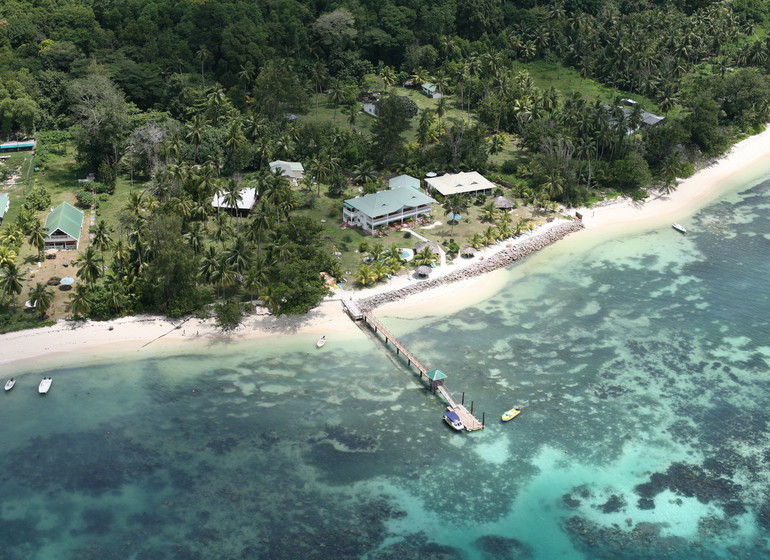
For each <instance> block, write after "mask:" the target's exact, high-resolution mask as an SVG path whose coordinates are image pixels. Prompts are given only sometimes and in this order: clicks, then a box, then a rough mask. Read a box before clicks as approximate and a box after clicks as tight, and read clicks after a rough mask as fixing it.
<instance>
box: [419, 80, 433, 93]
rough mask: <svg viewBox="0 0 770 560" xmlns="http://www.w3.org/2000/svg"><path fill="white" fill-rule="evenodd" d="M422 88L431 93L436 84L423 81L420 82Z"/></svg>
mask: <svg viewBox="0 0 770 560" xmlns="http://www.w3.org/2000/svg"><path fill="white" fill-rule="evenodd" d="M422 89H424V90H425V91H429V92H431V93H433V92H434V91H436V84H434V83H432V82H425V83H424V84H422Z"/></svg>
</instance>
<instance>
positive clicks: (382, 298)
mask: <svg viewBox="0 0 770 560" xmlns="http://www.w3.org/2000/svg"><path fill="white" fill-rule="evenodd" d="M581 229H583V223H582V222H581V221H579V220H575V221H572V222H564V223H561V224H557V225H555V226H553V227H551V228H548V230H546V231H544V232H543V233H540V234H537V235H533V236H532V237H529V238H527V239H525V240H524V241H521V242H519V243H516V245H515V246H513V247H510V248H507V249H504V250H502V251H500V252H499V253H495V254H494V255H492V256H491V257H487V258H486V259H484V260H483V261H478V262H476V263H474V264H472V265H470V266H467V267H464V268H462V269H459V270H455V271H453V272H450V273H449V274H447V275H446V276H442V277H441V278H435V279H432V280H420V281H419V282H416V283H414V284H412V285H410V286H406V287H405V288H399V289H397V290H392V291H390V292H384V293H382V294H377V295H374V296H370V297H368V298H364V299H361V300H359V301H358V305H359V307H360V308H361V310H362V311H364V312H367V311H371V310H372V309H375V308H376V307H379V306H380V305H385V304H386V303H390V302H393V301H398V300H400V299H404V298H405V297H408V296H411V295H413V294H416V293H419V292H424V291H426V290H431V289H433V288H437V287H438V286H442V285H444V284H451V283H452V282H459V281H461V280H465V279H467V278H472V277H474V276H479V275H481V274H486V273H487V272H492V271H493V270H496V269H498V268H502V267H504V266H508V265H509V264H511V263H512V262H515V261H518V260H519V259H522V258H524V257H526V256H527V255H530V254H532V253H534V252H535V251H539V250H540V249H542V248H543V247H547V246H548V245H550V244H552V243H555V242H557V241H559V240H560V239H563V238H564V237H566V236H567V235H569V234H570V233H574V232H576V231H578V230H581Z"/></svg>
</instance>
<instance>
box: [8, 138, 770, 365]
mask: <svg viewBox="0 0 770 560" xmlns="http://www.w3.org/2000/svg"><path fill="white" fill-rule="evenodd" d="M769 163H770V130H767V131H765V132H763V133H761V134H758V135H756V136H752V137H750V138H747V139H746V140H743V141H742V142H740V143H738V144H736V145H735V146H734V147H733V148H732V150H731V151H730V153H729V154H727V155H726V156H725V157H724V158H722V159H721V160H718V161H716V162H715V163H713V164H712V165H710V166H708V167H706V168H704V169H702V170H701V171H699V172H698V173H696V174H695V175H693V176H692V177H690V178H689V179H686V180H684V181H682V182H681V183H680V184H679V186H678V188H677V190H676V191H674V192H673V193H671V194H669V195H661V196H657V197H655V196H653V197H652V198H651V199H649V200H648V201H645V202H643V203H635V202H633V201H631V200H628V199H623V200H620V201H618V202H617V203H614V204H609V205H605V206H600V207H597V208H579V209H577V211H578V212H580V213H581V214H582V215H583V223H584V225H585V226H586V229H584V230H583V231H580V232H577V233H575V234H573V235H571V236H570V239H571V240H572V242H580V241H581V240H583V241H584V242H590V239H591V238H590V237H589V236H592V235H597V234H600V235H601V236H602V237H604V236H606V235H608V234H613V233H612V230H619V229H621V228H622V229H623V230H624V231H626V230H628V229H634V230H637V229H642V228H654V227H664V226H665V227H669V226H670V224H671V223H672V222H674V221H683V220H684V218H685V217H686V216H688V215H691V214H692V213H694V212H695V211H697V210H699V209H700V208H703V207H704V206H706V205H708V204H710V203H712V202H713V201H714V200H716V199H717V198H718V197H719V196H721V195H722V194H725V193H727V192H729V191H730V190H731V189H732V188H736V187H738V186H740V185H741V184H745V181H746V180H747V179H750V178H751V177H752V174H759V173H760V172H762V171H763V170H764V169H766V168H767V165H768V164H769ZM551 226H552V224H546V225H544V226H541V228H540V229H539V230H535V231H533V232H532V233H531V234H530V235H529V236H528V237H523V238H520V239H519V240H516V241H522V240H524V241H525V240H526V239H531V238H532V237H533V236H537V235H540V234H543V233H544V232H547V229H548V228H549V227H551ZM613 235H614V234H613ZM516 241H513V242H505V243H503V244H501V245H498V246H493V247H489V248H486V249H484V250H483V251H481V252H479V253H478V254H477V255H476V257H474V258H473V259H457V261H456V262H455V263H453V264H448V265H446V266H442V267H439V268H437V269H435V270H434V271H433V273H432V274H431V278H432V279H436V278H441V277H442V276H445V275H448V274H451V273H453V272H456V271H458V270H460V269H462V268H463V267H470V266H473V265H474V264H477V263H479V261H480V260H481V259H482V258H489V257H491V256H492V255H494V254H495V253H498V252H500V251H503V250H505V249H506V248H507V247H510V246H511V243H514V244H515V243H516ZM507 281H508V279H507V277H506V275H505V273H504V272H502V271H495V272H492V273H489V274H485V275H483V276H478V277H473V278H467V279H465V280H462V281H459V282H454V283H451V284H443V285H440V286H438V287H437V288H434V289H431V290H430V291H424V292H420V293H417V294H414V295H412V296H410V297H408V298H405V299H402V300H400V301H397V302H393V303H388V304H386V305H384V306H382V307H380V308H379V310H380V311H382V312H383V313H385V314H387V313H390V312H393V311H398V312H408V313H409V314H410V315H413V316H418V315H420V314H426V313H429V314H435V313H437V312H440V313H442V314H446V313H451V312H454V311H456V310H459V309H462V308H465V307H468V306H471V305H475V304H477V303H479V302H481V301H483V300H485V299H487V298H489V297H490V296H491V295H493V294H495V293H497V292H498V291H499V290H500V289H501V288H502V287H503V286H504V285H505V283H506V282H507ZM416 282H419V281H418V280H412V279H410V278H409V276H408V275H401V276H398V277H396V278H394V279H392V280H391V281H390V282H388V283H387V284H384V285H379V286H376V287H373V288H369V289H365V290H359V291H337V292H335V293H334V294H333V295H332V296H331V297H330V298H329V299H328V300H327V301H325V302H323V303H322V304H321V305H320V306H318V307H317V308H316V309H314V310H312V311H311V312H310V313H307V314H306V315H303V316H300V317H273V316H271V315H269V314H267V313H266V312H265V311H264V310H261V311H260V310H259V309H258V310H257V312H256V313H255V314H252V315H250V316H248V317H247V318H246V319H245V320H244V322H243V324H242V325H241V326H240V327H239V328H238V329H237V330H236V331H235V332H233V333H230V334H223V333H222V332H221V331H219V330H218V329H217V328H216V325H215V321H214V320H213V319H196V318H190V319H186V320H178V321H171V320H168V319H165V318H161V317H149V316H138V317H125V318H121V319H117V320H113V321H108V322H97V321H68V320H62V321H59V322H58V323H57V324H56V325H54V326H52V327H44V328H40V329H33V330H26V331H20V332H15V333H9V334H6V335H2V336H0V363H4V362H12V361H17V360H28V359H33V358H39V357H40V356H44V355H55V354H57V353H60V352H84V351H85V350H86V349H89V350H94V351H96V349H97V348H98V349H99V351H104V350H105V349H108V350H109V351H110V352H113V351H137V352H141V351H143V350H145V349H153V348H156V347H157V346H158V345H160V344H168V343H169V342H174V343H178V344H180V345H187V344H196V346H199V345H200V344H212V343H216V342H218V341H228V340H248V339H261V338H265V337H271V336H282V335H294V334H307V335H308V336H311V335H312V336H318V335H319V334H325V335H327V336H337V337H350V336H354V335H355V333H356V332H357V327H356V326H355V325H354V324H353V323H352V321H350V319H348V317H347V316H346V315H345V313H344V312H343V310H342V306H341V303H340V299H342V298H346V297H352V298H354V299H363V298H367V297H371V296H373V295H376V294H380V293H384V292H388V291H391V290H395V289H399V288H403V287H405V286H408V285H409V284H410V283H416ZM148 351H151V350H148Z"/></svg>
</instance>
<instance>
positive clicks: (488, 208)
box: [481, 201, 500, 222]
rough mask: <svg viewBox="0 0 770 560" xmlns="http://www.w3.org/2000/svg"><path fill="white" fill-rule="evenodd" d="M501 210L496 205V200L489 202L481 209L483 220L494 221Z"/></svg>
mask: <svg viewBox="0 0 770 560" xmlns="http://www.w3.org/2000/svg"><path fill="white" fill-rule="evenodd" d="M499 212H500V210H499V209H498V208H497V206H495V203H494V202H491V201H490V202H487V203H486V204H485V205H484V207H483V208H482V209H481V221H482V222H494V221H495V218H497V215H498V213H499Z"/></svg>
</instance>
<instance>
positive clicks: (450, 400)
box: [342, 300, 484, 432]
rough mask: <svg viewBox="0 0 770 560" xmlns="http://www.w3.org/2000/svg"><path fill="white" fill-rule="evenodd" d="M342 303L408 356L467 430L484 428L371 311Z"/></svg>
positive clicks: (386, 341)
mask: <svg viewBox="0 0 770 560" xmlns="http://www.w3.org/2000/svg"><path fill="white" fill-rule="evenodd" d="M342 303H343V305H344V306H345V309H346V311H347V312H348V314H349V315H350V317H351V318H355V317H357V316H360V318H361V319H363V324H365V325H367V326H368V327H369V328H370V329H371V330H372V331H373V332H374V333H375V334H377V333H379V334H380V335H381V336H382V337H383V338H384V343H385V346H387V345H388V343H390V344H392V345H393V347H394V348H395V349H396V355H399V354H400V355H402V356H403V357H404V358H406V362H407V364H408V365H410V366H414V367H415V368H416V369H417V371H419V372H420V380H423V379H424V380H425V381H426V382H427V383H428V386H429V387H430V388H431V389H433V390H435V391H437V392H438V393H439V394H440V395H441V396H442V397H443V399H444V400H445V401H446V403H447V409H449V410H453V411H455V412H456V413H457V415H458V416H459V417H460V420H461V421H462V423H463V425H464V426H465V429H466V430H468V431H469V432H473V431H476V430H481V429H482V428H484V422H483V421H479V419H478V418H476V417H475V416H474V415H473V413H472V411H470V410H468V409H467V408H466V407H465V404H464V403H463V402H457V399H455V398H454V397H453V396H452V393H450V392H449V389H447V387H446V385H444V382H443V381H442V380H434V379H432V378H431V377H430V375H429V372H428V368H427V367H425V365H424V364H423V363H422V362H421V361H420V360H418V359H417V358H416V357H415V356H414V354H412V353H411V352H410V351H409V350H408V349H407V348H406V346H404V345H403V344H402V343H401V342H400V341H399V340H398V339H397V338H396V337H394V336H393V334H391V332H390V331H389V330H388V329H386V328H385V327H384V326H383V325H382V323H380V322H379V321H378V320H377V319H376V318H375V317H374V316H373V315H372V314H371V313H362V312H361V311H360V310H359V309H358V306H354V307H353V309H351V308H350V307H348V306H349V304H350V303H352V301H347V300H343V301H342ZM359 314H360V315H359ZM354 320H355V319H354ZM442 375H443V374H442ZM472 404H473V403H471V405H472ZM471 408H473V406H471Z"/></svg>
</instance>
